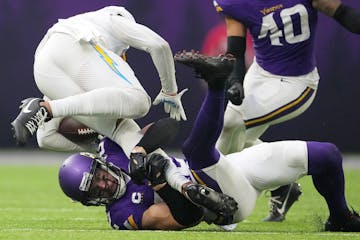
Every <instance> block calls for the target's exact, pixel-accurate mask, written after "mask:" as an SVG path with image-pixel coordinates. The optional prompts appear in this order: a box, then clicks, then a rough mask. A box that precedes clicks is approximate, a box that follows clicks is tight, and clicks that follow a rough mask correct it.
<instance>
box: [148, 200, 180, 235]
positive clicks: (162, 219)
mask: <svg viewBox="0 0 360 240" xmlns="http://www.w3.org/2000/svg"><path fill="white" fill-rule="evenodd" d="M142 227H143V229H162V230H180V229H183V228H185V227H184V226H183V225H181V224H179V223H178V222H177V221H176V220H175V219H174V217H173V216H172V214H171V211H170V209H169V207H168V206H167V205H166V203H157V204H154V205H152V206H151V207H149V208H148V209H147V210H146V211H145V212H144V215H143V217H142Z"/></svg>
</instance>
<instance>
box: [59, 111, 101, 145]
mask: <svg viewBox="0 0 360 240" xmlns="http://www.w3.org/2000/svg"><path fill="white" fill-rule="evenodd" d="M58 132H59V133H60V134H62V135H63V136H64V137H66V138H67V139H69V140H70V141H72V142H74V143H81V142H83V143H85V142H91V141H94V140H96V138H97V137H98V135H99V134H98V133H97V132H95V131H94V130H93V129H91V128H89V127H88V126H86V125H84V124H83V123H81V122H79V121H77V120H76V119H74V118H71V117H65V118H64V119H63V120H62V121H61V122H60V124H59V128H58Z"/></svg>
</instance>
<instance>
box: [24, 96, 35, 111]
mask: <svg viewBox="0 0 360 240" xmlns="http://www.w3.org/2000/svg"><path fill="white" fill-rule="evenodd" d="M36 100H37V99H36V98H35V99H33V100H31V101H30V102H28V104H26V106H24V108H23V109H22V112H23V113H31V110H30V109H29V107H30V105H31V104H32V102H34V101H36Z"/></svg>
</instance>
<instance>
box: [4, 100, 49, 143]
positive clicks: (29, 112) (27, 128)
mask: <svg viewBox="0 0 360 240" xmlns="http://www.w3.org/2000/svg"><path fill="white" fill-rule="evenodd" d="M42 101H44V100H43V99H41V98H27V99H24V100H22V101H21V103H22V104H21V105H20V107H19V108H20V109H21V112H20V113H19V115H18V116H17V118H16V119H15V120H14V121H12V122H11V126H12V130H13V131H14V138H15V140H16V143H17V144H18V145H19V146H24V145H25V144H26V142H27V140H28V139H29V138H30V137H31V136H32V135H34V134H35V133H36V130H37V129H38V127H39V126H40V125H42V124H43V123H44V122H45V120H47V119H48V118H49V116H50V114H49V112H48V111H47V109H46V108H45V107H41V106H40V102H42Z"/></svg>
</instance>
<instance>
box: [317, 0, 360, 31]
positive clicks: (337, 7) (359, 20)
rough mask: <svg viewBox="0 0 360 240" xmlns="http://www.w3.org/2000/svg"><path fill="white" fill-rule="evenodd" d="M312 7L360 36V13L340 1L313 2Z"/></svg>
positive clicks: (319, 0)
mask: <svg viewBox="0 0 360 240" xmlns="http://www.w3.org/2000/svg"><path fill="white" fill-rule="evenodd" d="M312 5H313V7H314V8H316V9H318V10H319V11H320V12H322V13H324V14H326V15H328V16H330V17H333V18H334V19H335V20H336V21H338V22H339V23H340V24H341V25H342V26H343V27H344V28H346V29H347V30H349V31H350V32H352V33H356V34H360V11H359V10H357V9H355V8H352V7H350V6H347V5H345V4H344V3H342V2H341V1H340V0H313V1H312Z"/></svg>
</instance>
